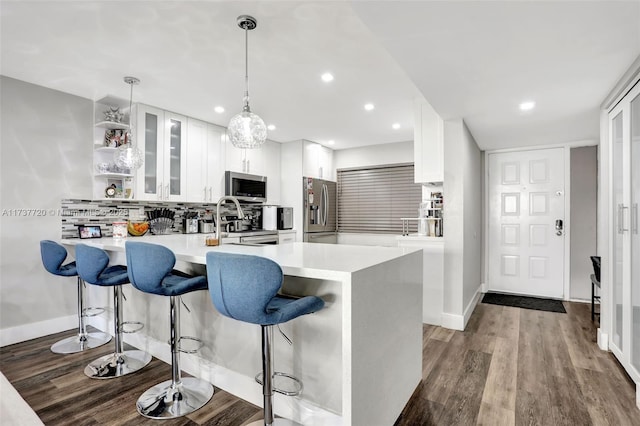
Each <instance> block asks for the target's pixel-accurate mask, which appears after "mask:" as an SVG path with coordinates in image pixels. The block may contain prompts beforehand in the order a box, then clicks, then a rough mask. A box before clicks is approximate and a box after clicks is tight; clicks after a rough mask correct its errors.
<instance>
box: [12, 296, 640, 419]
mask: <svg viewBox="0 0 640 426" xmlns="http://www.w3.org/2000/svg"><path fill="white" fill-rule="evenodd" d="M564 304H565V307H566V310H567V313H566V314H560V313H551V312H541V311H531V310H526V309H519V308H512V307H504V306H497V305H489V304H479V305H478V306H477V307H476V310H475V311H474V313H473V314H472V316H471V318H470V320H469V326H468V328H467V330H465V331H464V332H460V331H454V330H449V329H444V328H441V327H436V326H427V325H425V326H424V327H423V380H422V381H421V382H420V384H419V385H418V387H417V389H416V390H415V392H414V393H413V395H412V397H411V399H410V400H409V402H408V403H407V405H406V406H405V408H404V410H403V411H402V414H401V415H400V416H399V418H398V419H397V421H396V423H395V425H396V426H430V425H433V426H440V425H445V426H450V425H452V426H453V425H456V426H458V425H460V426H466V425H469V426H471V425H475V424H478V425H487V426H500V425H505V426H512V425H554V426H555V425H572V426H573V425H581V426H582V425H594V426H600V425H603V426H606V425H612V426H613V425H615V426H640V410H638V409H637V408H636V406H635V386H634V384H633V382H632V381H631V380H630V378H629V377H628V376H627V375H626V373H625V371H624V369H623V368H622V367H621V366H620V364H619V363H618V362H617V360H616V359H615V357H614V356H613V355H612V354H611V353H608V352H605V351H601V350H600V349H599V348H598V347H597V344H596V338H595V336H596V328H595V327H596V326H595V324H594V323H593V322H591V312H590V306H589V305H587V304H581V303H571V302H565V303H564ZM74 334H75V330H69V331H67V332H64V333H58V334H56V335H51V336H45V337H42V338H38V339H33V340H31V341H27V342H22V343H18V344H15V345H10V346H6V347H3V348H0V370H1V371H2V372H3V374H4V375H5V376H6V377H7V379H8V380H9V381H10V382H11V383H12V385H13V386H14V387H15V388H16V389H17V390H18V392H20V394H21V395H22V397H23V398H24V399H25V400H26V401H27V403H29V404H30V405H31V406H32V407H33V408H34V409H35V411H36V412H37V414H38V415H39V416H40V417H41V418H42V419H43V421H44V423H45V424H47V425H54V426H55V425H74V426H75V425H109V426H111V425H116V426H118V425H135V426H139V425H150V426H157V425H159V424H160V423H161V424H162V425H163V426H174V425H188V426H192V425H194V426H195V425H217V426H231V425H233V426H244V425H247V424H249V423H250V422H252V421H255V420H260V419H261V418H262V410H261V409H260V408H259V407H256V406H255V405H253V404H250V403H248V402H246V401H243V400H241V399H239V398H237V397H235V396H234V395H231V394H229V393H227V392H225V391H224V390H221V389H217V388H216V392H215V394H214V396H213V398H212V399H211V401H209V403H207V404H206V405H205V406H204V407H203V408H202V409H200V410H198V411H196V412H195V413H192V414H189V415H188V416H186V417H183V418H179V419H173V420H167V421H162V422H158V421H157V420H151V419H146V418H144V417H141V416H140V415H139V414H138V412H137V410H136V408H135V404H136V401H137V399H138V397H139V396H140V395H141V394H142V393H143V392H144V391H145V390H147V389H148V388H150V387H151V386H153V385H156V384H157V383H160V382H162V381H164V380H168V379H169V377H170V375H171V369H170V366H168V365H167V364H165V363H164V362H161V361H159V360H157V359H153V360H152V362H151V363H150V364H149V365H148V366H147V367H145V368H144V369H142V370H141V371H139V372H136V373H134V374H132V375H130V376H126V377H123V378H121V379H113V380H92V379H89V378H87V377H86V376H85V375H84V374H83V369H84V367H85V366H86V365H87V364H88V363H89V362H91V361H93V360H94V359H96V358H97V357H99V356H101V355H104V354H107V353H110V352H112V351H113V342H111V343H108V344H107V345H104V346H101V347H100V348H95V349H92V350H90V351H87V352H85V353H80V354H70V355H58V354H54V353H52V352H51V350H50V349H49V348H50V347H51V345H52V344H53V343H55V342H56V341H58V340H60V339H62V338H63V337H67V336H73V335H74ZM372 403H375V402H372ZM354 426H359V425H354ZM367 426H388V425H367Z"/></svg>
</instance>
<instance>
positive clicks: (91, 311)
mask: <svg viewBox="0 0 640 426" xmlns="http://www.w3.org/2000/svg"><path fill="white" fill-rule="evenodd" d="M103 313H104V308H92V307H89V308H84V309H83V310H82V316H83V317H95V316H98V315H102V314H103Z"/></svg>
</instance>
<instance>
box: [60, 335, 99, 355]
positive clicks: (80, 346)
mask: <svg viewBox="0 0 640 426" xmlns="http://www.w3.org/2000/svg"><path fill="white" fill-rule="evenodd" d="M83 337H84V338H83ZM109 341H111V335H109V334H107V333H102V332H92V333H87V334H85V335H84V336H82V337H81V336H80V335H75V336H71V337H67V338H66V339H63V340H60V341H59V342H57V343H54V344H53V345H52V346H51V352H53V353H56V354H75V353H78V352H82V351H86V350H87V349H93V348H97V347H98V346H102V345H104V344H105V343H109Z"/></svg>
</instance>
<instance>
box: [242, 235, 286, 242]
mask: <svg viewBox="0 0 640 426" xmlns="http://www.w3.org/2000/svg"><path fill="white" fill-rule="evenodd" d="M240 242H241V243H253V244H278V236H277V235H264V236H255V237H240Z"/></svg>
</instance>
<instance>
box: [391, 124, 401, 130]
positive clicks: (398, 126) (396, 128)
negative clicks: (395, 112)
mask: <svg viewBox="0 0 640 426" xmlns="http://www.w3.org/2000/svg"><path fill="white" fill-rule="evenodd" d="M391 127H392V128H393V130H398V129H399V128H400V123H393V124H392V125H391Z"/></svg>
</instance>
